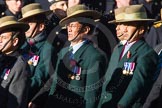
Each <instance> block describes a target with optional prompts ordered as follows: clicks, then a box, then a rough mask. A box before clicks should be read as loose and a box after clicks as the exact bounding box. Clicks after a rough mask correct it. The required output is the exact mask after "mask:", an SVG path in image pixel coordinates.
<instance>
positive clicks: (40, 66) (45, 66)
mask: <svg viewBox="0 0 162 108" xmlns="http://www.w3.org/2000/svg"><path fill="white" fill-rule="evenodd" d="M22 50H23V53H24V54H26V53H28V52H29V51H31V52H32V53H34V55H38V56H39V60H38V63H37V65H36V66H33V65H29V67H30V71H31V78H30V80H31V83H30V89H29V92H30V93H29V94H30V95H29V100H30V99H31V98H32V97H33V96H34V95H35V94H36V93H37V92H38V91H39V90H40V88H41V87H43V85H44V84H45V83H46V81H47V80H48V78H49V77H50V73H49V71H50V68H54V67H55V66H54V67H50V66H51V64H52V62H51V60H52V59H53V60H54V61H55V62H56V60H55V59H57V57H56V54H55V52H54V47H53V46H52V45H51V44H50V43H49V42H48V41H46V40H45V39H44V40H42V41H40V42H37V43H36V44H34V45H33V46H32V47H31V46H30V45H29V44H26V45H24V48H23V49H22ZM27 61H28V59H27ZM51 74H52V73H51Z"/></svg>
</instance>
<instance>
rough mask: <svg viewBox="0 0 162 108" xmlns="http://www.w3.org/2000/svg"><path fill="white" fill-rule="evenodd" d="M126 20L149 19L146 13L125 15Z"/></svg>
mask: <svg viewBox="0 0 162 108" xmlns="http://www.w3.org/2000/svg"><path fill="white" fill-rule="evenodd" d="M124 19H125V20H135V19H147V15H146V12H140V13H132V14H125V16H124Z"/></svg>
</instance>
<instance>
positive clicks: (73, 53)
mask: <svg viewBox="0 0 162 108" xmlns="http://www.w3.org/2000/svg"><path fill="white" fill-rule="evenodd" d="M99 17H100V14H99V13H98V12H97V11H94V10H88V8H87V7H86V6H85V5H75V6H73V7H70V8H68V9H67V17H65V18H64V19H62V20H61V21H60V25H61V26H66V27H67V32H68V40H69V41H70V43H71V44H70V46H68V47H65V48H63V49H62V50H61V51H60V53H59V58H58V61H57V65H56V71H55V73H54V76H53V80H52V86H51V89H50V93H49V98H48V100H47V101H46V102H47V103H46V105H45V108H54V107H55V106H58V107H66V108H83V107H84V108H95V107H96V106H97V104H98V99H97V98H98V96H99V94H100V92H101V91H100V89H101V88H100V87H101V86H100V84H101V83H102V81H103V79H102V76H103V75H104V72H105V69H106V64H107V61H106V60H107V58H106V55H105V54H104V53H103V52H101V51H100V50H99V49H98V48H95V47H94V46H93V43H92V42H91V41H90V40H88V39H87V36H88V35H89V33H90V32H91V30H92V27H93V26H94V25H93V23H94V20H95V19H96V18H99ZM92 31H93V30H92ZM60 81H61V82H60ZM95 85H96V86H95ZM46 88H47V86H45V89H46ZM48 90H49V89H48ZM60 96H61V97H62V98H59V97H60ZM39 98H40V97H39V96H38V98H37V99H39ZM35 101H36V100H35Z"/></svg>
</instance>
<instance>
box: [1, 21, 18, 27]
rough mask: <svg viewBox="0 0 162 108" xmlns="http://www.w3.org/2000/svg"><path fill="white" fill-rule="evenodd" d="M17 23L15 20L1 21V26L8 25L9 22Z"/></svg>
mask: <svg viewBox="0 0 162 108" xmlns="http://www.w3.org/2000/svg"><path fill="white" fill-rule="evenodd" d="M15 23H16V22H15V21H7V22H4V23H1V25H0V27H2V26H5V25H8V24H15Z"/></svg>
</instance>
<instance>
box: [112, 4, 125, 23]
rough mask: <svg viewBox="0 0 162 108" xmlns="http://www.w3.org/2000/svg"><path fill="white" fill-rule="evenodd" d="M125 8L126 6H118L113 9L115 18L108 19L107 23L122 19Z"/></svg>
mask: <svg viewBox="0 0 162 108" xmlns="http://www.w3.org/2000/svg"><path fill="white" fill-rule="evenodd" d="M126 8H127V6H123V7H120V8H116V9H115V10H114V14H115V20H112V21H109V23H113V22H116V21H118V20H122V19H124V15H125V9H126Z"/></svg>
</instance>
